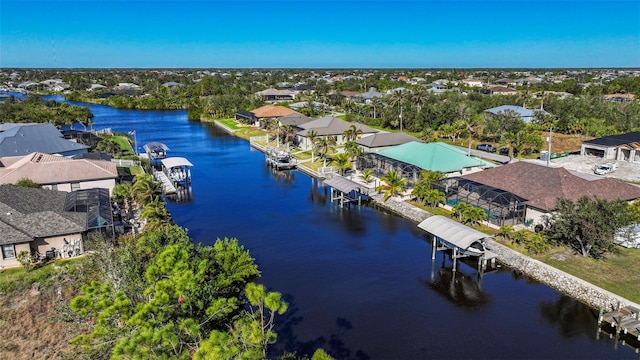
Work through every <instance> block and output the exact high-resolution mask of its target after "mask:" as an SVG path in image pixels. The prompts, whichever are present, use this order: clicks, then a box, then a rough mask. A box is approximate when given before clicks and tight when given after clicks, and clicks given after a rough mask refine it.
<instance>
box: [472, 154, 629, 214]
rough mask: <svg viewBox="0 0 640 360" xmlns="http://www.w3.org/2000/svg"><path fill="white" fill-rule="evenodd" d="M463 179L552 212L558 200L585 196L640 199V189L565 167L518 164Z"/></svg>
mask: <svg viewBox="0 0 640 360" xmlns="http://www.w3.org/2000/svg"><path fill="white" fill-rule="evenodd" d="M462 178H464V179H468V180H471V181H475V182H478V183H481V184H485V185H489V186H492V187H495V188H498V189H502V190H505V191H508V192H510V193H512V194H514V195H517V196H520V197H522V198H524V199H527V200H528V201H527V204H528V205H529V206H532V207H535V208H538V209H542V210H545V211H550V210H553V209H555V206H556V201H557V199H558V198H567V199H569V200H572V201H576V200H578V199H579V198H581V197H582V196H597V197H598V198H600V199H607V200H614V199H620V200H625V201H629V200H633V199H637V198H640V187H637V186H634V185H630V184H627V183H625V182H623V181H620V180H616V179H612V178H601V179H598V180H586V179H583V178H581V177H578V176H576V175H573V174H571V173H570V172H569V171H568V170H567V169H565V168H552V167H546V166H541V165H536V164H532V163H529V162H524V161H520V162H516V163H512V164H508V165H504V166H498V167H495V168H491V169H487V170H484V171H480V172H476V173H472V174H468V175H465V176H463V177H462Z"/></svg>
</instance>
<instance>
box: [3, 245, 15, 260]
mask: <svg viewBox="0 0 640 360" xmlns="http://www.w3.org/2000/svg"><path fill="white" fill-rule="evenodd" d="M14 257H16V250H15V249H14V248H13V244H5V245H2V258H3V259H12V258H14Z"/></svg>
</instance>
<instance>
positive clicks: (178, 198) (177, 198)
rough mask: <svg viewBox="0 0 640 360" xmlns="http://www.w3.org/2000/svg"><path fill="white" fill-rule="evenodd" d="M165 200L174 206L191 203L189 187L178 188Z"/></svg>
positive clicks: (191, 197) (191, 195)
mask: <svg viewBox="0 0 640 360" xmlns="http://www.w3.org/2000/svg"><path fill="white" fill-rule="evenodd" d="M166 199H167V200H168V201H170V202H172V203H174V204H190V203H192V202H193V194H192V190H191V185H189V186H178V187H177V188H176V193H175V194H171V195H168V196H166Z"/></svg>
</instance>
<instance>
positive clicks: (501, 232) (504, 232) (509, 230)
mask: <svg viewBox="0 0 640 360" xmlns="http://www.w3.org/2000/svg"><path fill="white" fill-rule="evenodd" d="M514 231H515V229H514V228H513V226H510V225H506V226H502V227H500V229H498V232H497V233H496V236H499V237H501V238H503V239H504V240H510V239H511V236H512V235H513V232H514Z"/></svg>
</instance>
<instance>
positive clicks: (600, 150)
mask: <svg viewBox="0 0 640 360" xmlns="http://www.w3.org/2000/svg"><path fill="white" fill-rule="evenodd" d="M580 155H583V156H584V155H587V156H595V157H599V158H602V159H604V160H622V161H629V162H640V132H632V133H626V134H621V135H611V136H605V137H601V138H597V139H593V140H586V141H583V142H582V146H581V147H580Z"/></svg>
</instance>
